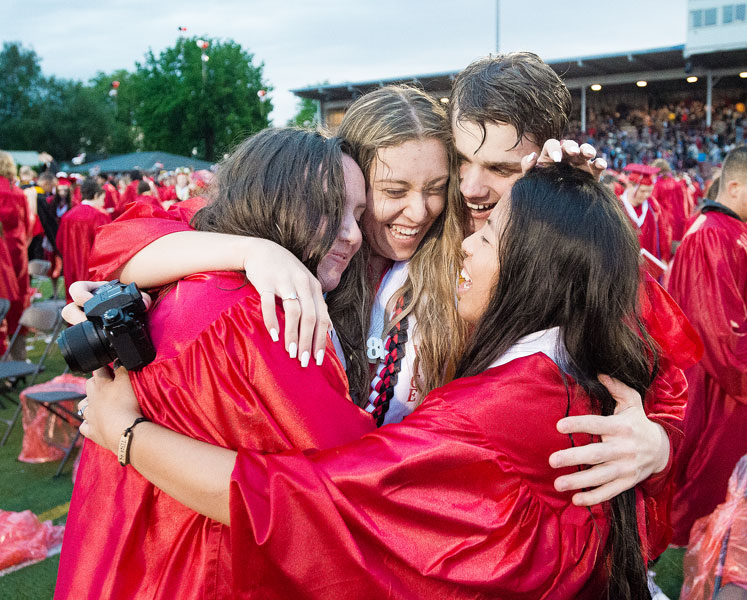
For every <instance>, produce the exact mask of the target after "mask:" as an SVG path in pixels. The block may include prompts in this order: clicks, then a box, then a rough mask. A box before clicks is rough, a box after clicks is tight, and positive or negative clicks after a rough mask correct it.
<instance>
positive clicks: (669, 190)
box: [652, 175, 691, 242]
mask: <svg viewBox="0 0 747 600" xmlns="http://www.w3.org/2000/svg"><path fill="white" fill-rule="evenodd" d="M652 195H653V196H654V198H656V200H657V201H658V203H659V206H660V207H661V210H662V213H663V214H662V219H663V220H665V221H666V222H667V226H668V227H669V230H670V232H671V236H672V237H671V239H672V240H673V241H675V242H679V241H680V240H681V239H682V236H683V235H684V234H685V223H686V222H687V220H688V219H689V218H690V211H691V206H690V198H689V193H688V190H687V187H686V185H684V182H682V181H677V180H676V179H675V178H674V177H672V176H671V175H661V176H660V177H657V179H656V183H655V184H654V191H653V193H652Z"/></svg>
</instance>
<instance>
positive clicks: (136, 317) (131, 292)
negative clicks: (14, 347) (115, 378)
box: [57, 280, 156, 373]
mask: <svg viewBox="0 0 747 600" xmlns="http://www.w3.org/2000/svg"><path fill="white" fill-rule="evenodd" d="M83 312H85V313H86V317H87V318H88V320H87V321H84V322H83V323H78V324H77V325H74V326H73V327H70V328H69V329H67V330H65V331H63V332H62V333H61V334H60V337H59V338H58V339H57V345H58V346H59V347H60V350H61V351H62V356H63V358H64V359H65V362H67V364H68V366H69V367H70V369H72V370H73V371H75V372H76V373H88V372H90V371H93V370H95V369H98V368H100V367H103V366H104V365H107V364H109V363H110V362H113V361H114V360H119V363H120V364H121V365H122V366H123V367H125V368H126V369H128V370H130V371H133V370H136V369H142V368H143V367H144V366H145V365H147V364H148V363H150V362H152V361H153V359H154V358H155V357H156V350H155V348H154V347H153V342H151V340H150V336H149V335H148V330H147V329H146V327H145V302H143V296H142V294H140V290H139V289H138V287H137V285H135V284H134V283H131V284H129V285H123V284H121V283H119V281H117V280H114V281H110V282H109V283H107V284H106V285H102V286H101V287H100V288H98V289H97V290H96V291H95V292H93V298H91V299H90V300H89V301H88V302H86V303H85V305H83Z"/></svg>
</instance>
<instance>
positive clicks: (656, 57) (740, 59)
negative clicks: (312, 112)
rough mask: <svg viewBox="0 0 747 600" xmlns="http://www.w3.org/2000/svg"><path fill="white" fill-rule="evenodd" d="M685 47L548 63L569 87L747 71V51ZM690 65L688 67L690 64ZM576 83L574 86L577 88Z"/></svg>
mask: <svg viewBox="0 0 747 600" xmlns="http://www.w3.org/2000/svg"><path fill="white" fill-rule="evenodd" d="M684 50H685V46H684V44H683V45H678V46H668V47H664V48H651V49H648V50H638V51H635V52H618V53H613V54H601V55H591V56H580V57H576V58H563V59H555V60H548V61H547V63H548V64H549V65H550V66H551V67H552V68H553V70H554V71H555V72H556V73H558V75H560V76H561V77H563V79H564V80H565V82H566V84H567V85H568V87H569V88H573V87H580V86H583V85H586V84H587V83H588V82H590V81H593V80H597V79H600V78H601V79H602V81H601V82H602V83H614V82H616V81H615V80H620V82H622V81H623V80H626V79H627V80H630V81H635V77H636V76H638V75H641V74H643V73H647V72H660V73H662V74H665V73H666V72H671V73H672V77H675V75H674V73H675V72H679V73H681V72H682V71H683V70H684V71H686V72H692V73H694V74H696V75H697V74H704V73H705V71H706V70H709V69H718V70H719V71H722V72H723V71H725V70H728V69H740V70H743V69H744V68H747V48H741V49H737V50H729V51H721V52H712V53H708V54H697V55H691V56H689V57H687V58H685V55H684ZM688 63H689V65H688ZM457 73H459V71H448V72H445V73H433V74H427V75H414V76H407V77H393V78H388V79H378V80H372V81H358V82H345V83H339V84H325V85H313V86H309V87H306V88H300V89H296V90H291V91H292V92H293V93H294V94H296V96H299V97H300V98H310V99H312V100H321V101H324V102H330V101H335V100H349V99H350V98H351V96H353V97H356V96H358V95H361V94H364V93H366V92H369V91H371V90H373V89H376V88H378V87H381V86H384V85H387V84H414V85H420V86H422V87H423V88H424V89H425V90H426V91H429V92H438V91H446V90H450V89H451V84H452V82H453V80H454V77H456V75H457ZM574 84H575V85H574Z"/></svg>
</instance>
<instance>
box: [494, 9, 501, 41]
mask: <svg viewBox="0 0 747 600" xmlns="http://www.w3.org/2000/svg"><path fill="white" fill-rule="evenodd" d="M500 40H501V0H495V53H496V54H500V53H501V41H500Z"/></svg>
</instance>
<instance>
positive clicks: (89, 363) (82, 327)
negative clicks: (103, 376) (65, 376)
mask: <svg viewBox="0 0 747 600" xmlns="http://www.w3.org/2000/svg"><path fill="white" fill-rule="evenodd" d="M57 345H58V346H59V347H60V351H61V352H62V357H63V358H64V359H65V362H66V363H67V365H68V366H69V367H70V369H71V370H72V371H74V372H75V373H90V372H91V371H94V370H96V369H98V368H99V367H103V366H104V365H107V364H109V363H110V362H112V361H113V360H114V359H116V358H117V357H116V355H115V354H113V353H112V351H111V346H110V345H109V342H108V340H107V339H106V336H105V335H104V332H103V331H101V330H100V329H99V327H97V326H96V325H95V324H94V323H93V322H91V321H84V322H83V323H78V324H77V325H74V326H73V327H70V328H68V329H66V330H65V331H63V332H62V333H61V334H60V337H59V338H58V339H57Z"/></svg>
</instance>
